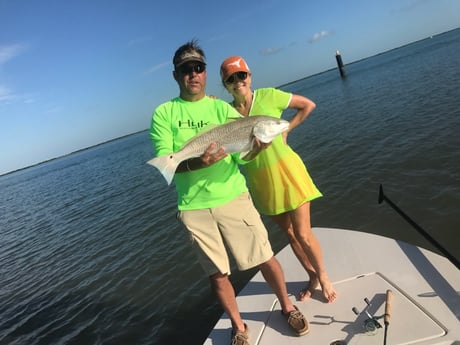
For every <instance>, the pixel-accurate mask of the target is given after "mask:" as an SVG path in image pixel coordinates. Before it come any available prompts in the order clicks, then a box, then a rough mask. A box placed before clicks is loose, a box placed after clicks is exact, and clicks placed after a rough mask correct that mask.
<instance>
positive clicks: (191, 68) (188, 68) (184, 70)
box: [178, 62, 206, 74]
mask: <svg viewBox="0 0 460 345" xmlns="http://www.w3.org/2000/svg"><path fill="white" fill-rule="evenodd" d="M178 71H179V73H181V74H190V73H192V72H195V73H198V74H200V73H203V72H204V71H206V65H205V64H204V63H200V62H199V63H194V64H186V65H183V66H180V67H179V69H178Z"/></svg>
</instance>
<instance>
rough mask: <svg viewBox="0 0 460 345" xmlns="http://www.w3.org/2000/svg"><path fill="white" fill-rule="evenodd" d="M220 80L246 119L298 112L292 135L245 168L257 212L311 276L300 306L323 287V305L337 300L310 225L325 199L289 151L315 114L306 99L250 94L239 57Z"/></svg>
mask: <svg viewBox="0 0 460 345" xmlns="http://www.w3.org/2000/svg"><path fill="white" fill-rule="evenodd" d="M220 75H221V79H222V83H223V84H224V87H225V88H226V90H227V91H228V92H229V93H230V94H231V95H232V96H233V102H232V105H233V106H234V107H235V108H236V109H237V110H238V112H239V113H240V114H242V115H243V116H251V115H271V116H274V117H278V118H280V117H281V114H282V112H283V111H284V110H285V109H287V108H293V109H296V110H297V112H296V113H295V115H294V116H293V118H292V119H291V121H290V125H289V130H288V131H286V132H284V133H283V135H282V136H278V137H277V138H276V139H275V140H274V141H273V142H272V144H271V145H270V146H269V147H268V148H267V149H266V150H263V151H262V152H261V153H260V154H259V155H258V156H257V157H256V158H255V159H254V160H252V161H250V162H249V163H247V164H245V165H244V169H245V172H246V177H247V181H248V186H249V190H250V192H251V195H252V197H253V199H254V203H255V205H256V207H257V208H258V210H259V212H260V213H262V214H265V215H268V216H271V218H272V219H273V220H274V221H275V222H276V223H277V224H278V225H279V226H280V227H281V228H282V229H283V230H284V231H285V232H286V234H287V236H288V238H289V242H290V245H291V247H292V249H293V251H294V253H295V255H296V256H297V258H298V260H299V261H300V263H301V264H302V266H303V267H304V268H305V270H306V271H307V273H308V275H309V277H310V279H309V284H307V286H306V287H305V289H303V290H302V291H301V292H300V300H301V301H304V300H306V299H308V298H310V297H311V296H312V295H313V293H314V291H315V290H316V288H318V287H319V286H320V287H321V290H322V295H323V297H324V299H325V300H326V301H327V302H328V303H331V302H333V301H334V300H335V299H336V298H337V293H336V291H335V290H334V289H333V287H332V284H331V282H330V281H329V278H328V276H327V274H326V271H325V268H324V264H323V259H322V253H321V247H320V244H319V242H318V240H317V238H316V237H315V235H314V234H313V232H312V230H311V225H310V201H311V200H313V199H316V198H319V197H321V196H322V194H321V193H320V192H319V190H318V189H317V188H316V186H315V185H314V183H313V182H312V180H311V178H310V176H309V174H308V171H307V169H306V167H305V165H304V163H303V161H302V159H301V158H300V157H299V155H297V153H295V152H294V151H293V150H292V149H291V148H290V147H289V146H288V145H287V134H288V132H290V131H291V130H293V129H294V128H295V127H297V126H298V125H300V124H301V123H302V122H303V121H304V120H305V119H306V118H307V116H308V115H309V114H310V113H311V112H312V111H313V109H315V106H316V105H315V103H313V102H312V101H311V100H309V99H308V98H306V97H303V96H300V95H296V94H290V93H287V92H284V91H281V90H278V89H275V88H263V89H257V90H254V91H253V90H252V89H251V81H252V79H251V78H252V76H251V71H250V70H249V67H248V65H247V64H246V62H245V61H244V59H243V58H242V57H241V56H231V57H229V58H227V59H226V60H224V62H223V63H222V65H221V69H220Z"/></svg>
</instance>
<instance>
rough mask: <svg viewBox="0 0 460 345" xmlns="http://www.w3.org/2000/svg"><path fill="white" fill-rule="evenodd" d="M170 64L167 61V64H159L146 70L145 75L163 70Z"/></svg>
mask: <svg viewBox="0 0 460 345" xmlns="http://www.w3.org/2000/svg"><path fill="white" fill-rule="evenodd" d="M170 63H171V62H170V61H168V62H163V63H160V64H158V65H155V66H152V67H150V68H149V69H148V70H147V72H146V73H147V74H150V73H154V72H156V71H158V70H160V69H163V68H165V67H167V66H169V64H170Z"/></svg>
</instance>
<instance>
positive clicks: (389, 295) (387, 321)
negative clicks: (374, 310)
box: [383, 290, 393, 345]
mask: <svg viewBox="0 0 460 345" xmlns="http://www.w3.org/2000/svg"><path fill="white" fill-rule="evenodd" d="M392 296H393V292H392V291H391V290H387V294H386V299H385V316H384V318H383V323H384V325H385V333H384V336H383V345H387V332H388V326H389V325H390V313H391V298H392Z"/></svg>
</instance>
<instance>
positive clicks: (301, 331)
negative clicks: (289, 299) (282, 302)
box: [281, 306, 310, 337]
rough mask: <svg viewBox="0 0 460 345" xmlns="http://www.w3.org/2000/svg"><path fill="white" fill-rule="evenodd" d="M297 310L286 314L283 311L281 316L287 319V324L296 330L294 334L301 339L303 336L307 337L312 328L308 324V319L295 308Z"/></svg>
mask: <svg viewBox="0 0 460 345" xmlns="http://www.w3.org/2000/svg"><path fill="white" fill-rule="evenodd" d="M294 308H295V310H293V311H291V312H289V313H287V314H285V313H283V311H282V310H281V314H283V315H284V316H285V317H287V322H288V324H289V326H290V327H291V328H292V329H293V330H294V332H295V333H296V334H297V335H298V336H299V337H300V336H301V335H305V334H307V333H308V332H309V331H310V326H309V324H308V321H307V319H306V318H305V316H304V315H303V314H302V312H301V311H300V310H299V308H297V307H296V306H294Z"/></svg>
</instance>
